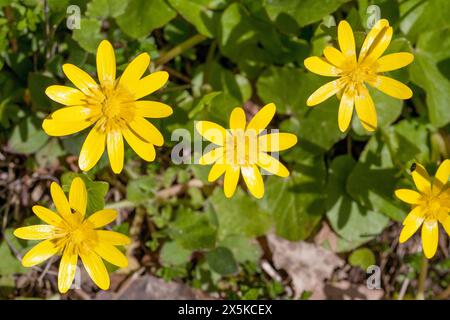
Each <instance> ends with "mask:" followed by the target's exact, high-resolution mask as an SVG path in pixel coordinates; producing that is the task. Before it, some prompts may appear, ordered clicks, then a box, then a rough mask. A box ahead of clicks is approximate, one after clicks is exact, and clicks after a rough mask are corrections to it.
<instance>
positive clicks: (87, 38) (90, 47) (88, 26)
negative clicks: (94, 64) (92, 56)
mask: <svg viewBox="0 0 450 320" xmlns="http://www.w3.org/2000/svg"><path fill="white" fill-rule="evenodd" d="M101 24H102V23H101V21H99V20H97V19H87V18H81V21H80V29H75V30H73V35H72V38H73V39H74V40H75V41H76V42H77V43H78V44H79V45H80V47H82V48H83V49H84V50H86V51H87V52H90V53H95V52H96V51H97V47H98V45H99V44H100V42H101V41H102V40H103V39H104V36H103V35H102V33H101V32H100V28H101Z"/></svg>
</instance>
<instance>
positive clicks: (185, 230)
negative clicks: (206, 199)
mask: <svg viewBox="0 0 450 320" xmlns="http://www.w3.org/2000/svg"><path fill="white" fill-rule="evenodd" d="M216 233H217V232H216V228H215V227H214V226H213V225H212V224H211V222H210V221H209V219H208V217H207V215H206V214H204V213H200V212H195V211H191V210H188V209H182V210H179V212H178V215H177V218H176V220H175V221H174V222H172V223H171V224H170V227H169V234H170V236H171V237H172V238H173V239H174V240H175V241H177V242H178V243H179V244H180V245H181V246H182V247H183V248H185V249H187V250H204V249H211V248H213V247H214V246H215V243H216Z"/></svg>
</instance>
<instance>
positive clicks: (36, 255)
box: [22, 240, 58, 267]
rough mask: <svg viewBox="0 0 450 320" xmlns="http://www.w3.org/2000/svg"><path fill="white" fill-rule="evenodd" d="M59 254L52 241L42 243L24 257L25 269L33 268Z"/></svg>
mask: <svg viewBox="0 0 450 320" xmlns="http://www.w3.org/2000/svg"><path fill="white" fill-rule="evenodd" d="M57 252H58V250H57V249H56V247H55V245H54V244H53V242H52V241H51V240H45V241H42V242H40V243H38V244H37V245H35V246H34V247H33V248H31V250H30V251H28V252H27V253H26V254H25V255H24V256H23V258H22V265H23V266H24V267H33V266H35V265H37V264H39V263H41V262H44V261H45V260H47V259H48V258H50V257H52V256H54V255H55V254H56V253H57Z"/></svg>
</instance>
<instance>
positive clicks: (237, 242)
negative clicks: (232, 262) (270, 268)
mask: <svg viewBox="0 0 450 320" xmlns="http://www.w3.org/2000/svg"><path fill="white" fill-rule="evenodd" d="M219 246H221V247H226V248H228V249H230V250H231V252H232V253H233V256H234V258H235V259H236V262H239V263H244V262H247V261H249V262H253V263H258V261H259V258H261V255H262V250H261V247H260V246H259V245H258V243H257V242H256V241H255V240H252V239H250V238H248V237H245V236H242V235H230V236H227V237H226V238H225V239H223V240H222V241H221V242H220V243H219Z"/></svg>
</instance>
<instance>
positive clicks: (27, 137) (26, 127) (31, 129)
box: [8, 117, 49, 154]
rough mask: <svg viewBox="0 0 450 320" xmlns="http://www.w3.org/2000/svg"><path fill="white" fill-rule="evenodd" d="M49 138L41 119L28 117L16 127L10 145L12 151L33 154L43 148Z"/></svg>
mask: <svg viewBox="0 0 450 320" xmlns="http://www.w3.org/2000/svg"><path fill="white" fill-rule="evenodd" d="M48 139H49V138H48V136H47V135H46V134H45V132H44V131H43V130H42V129H41V125H40V122H39V120H37V119H36V118H33V117H27V118H25V119H23V120H22V121H21V122H20V123H19V124H18V125H16V126H15V127H14V129H13V131H12V133H11V137H10V138H9V141H8V147H9V149H10V150H11V151H12V152H16V153H23V154H32V153H35V152H36V151H38V150H39V149H40V148H42V147H43V146H44V145H45V143H46V142H47V141H48Z"/></svg>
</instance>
